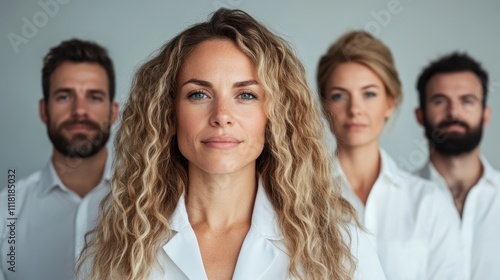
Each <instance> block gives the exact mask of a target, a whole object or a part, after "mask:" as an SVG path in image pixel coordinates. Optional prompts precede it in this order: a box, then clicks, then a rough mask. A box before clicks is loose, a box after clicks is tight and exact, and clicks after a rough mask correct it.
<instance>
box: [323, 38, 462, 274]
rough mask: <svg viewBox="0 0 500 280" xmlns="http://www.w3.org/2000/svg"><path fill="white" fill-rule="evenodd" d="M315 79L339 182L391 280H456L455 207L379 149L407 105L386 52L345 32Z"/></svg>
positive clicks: (381, 46) (380, 45)
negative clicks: (333, 147)
mask: <svg viewBox="0 0 500 280" xmlns="http://www.w3.org/2000/svg"><path fill="white" fill-rule="evenodd" d="M317 79H318V87H319V93H320V97H321V101H322V104H323V110H324V113H325V116H326V118H327V119H328V122H329V124H330V128H331V130H332V132H333V134H334V135H335V138H336V140H337V151H336V160H335V167H336V168H334V176H335V177H334V179H335V180H337V181H338V182H340V184H341V188H342V192H343V195H344V196H345V197H346V198H347V200H349V202H351V204H352V205H353V206H354V208H355V209H356V211H357V213H358V217H359V220H360V222H361V224H363V225H364V226H365V228H366V229H367V230H368V232H370V233H372V234H373V243H374V245H375V248H376V250H377V253H378V257H379V259H380V262H381V264H382V267H383V269H384V272H385V275H386V277H387V279H395V280H399V279H415V280H417V279H429V280H430V279H436V280H438V279H458V277H457V276H458V274H457V272H458V271H460V268H459V267H457V266H456V265H457V259H456V257H457V256H458V255H459V253H460V252H459V250H458V246H457V244H458V219H449V218H448V217H453V211H454V209H453V208H452V207H447V206H446V205H444V203H441V202H442V201H443V199H445V198H444V197H443V198H440V195H441V194H439V191H438V189H437V187H436V186H433V185H432V183H431V182H429V181H427V180H423V179H421V178H419V177H417V176H414V175H412V174H410V173H408V172H405V171H403V170H401V169H400V168H399V167H398V166H397V164H396V162H395V161H394V160H393V159H392V158H391V157H390V156H389V155H388V154H387V153H386V152H385V151H384V150H383V149H382V148H380V146H379V137H380V135H381V133H382V130H383V129H384V126H385V123H386V122H387V120H388V119H389V118H390V117H391V115H392V113H393V111H394V109H395V108H396V107H397V105H398V104H400V103H401V99H402V91H401V83H400V81H399V78H398V73H397V71H396V67H395V66H394V60H393V58H392V54H391V51H390V50H389V48H388V47H387V46H386V45H384V44H383V43H382V42H381V41H380V40H378V39H377V38H375V37H373V36H372V35H370V34H369V33H367V32H365V31H351V32H348V33H346V34H344V35H343V36H341V37H340V38H339V39H338V40H337V41H336V42H335V43H334V44H333V45H332V46H331V47H330V48H329V49H328V51H327V52H326V54H325V55H324V56H323V57H321V60H320V62H319V66H318V76H317Z"/></svg>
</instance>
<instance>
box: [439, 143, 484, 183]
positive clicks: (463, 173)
mask: <svg viewBox="0 0 500 280" xmlns="http://www.w3.org/2000/svg"><path fill="white" fill-rule="evenodd" d="M430 161H431V162H432V164H433V165H434V167H435V168H436V170H437V172H438V173H439V174H440V175H441V176H442V177H443V178H444V180H445V181H446V183H447V185H448V186H455V185H463V186H465V187H466V188H467V189H470V188H471V187H472V186H474V185H475V184H476V183H477V181H479V179H480V178H481V176H482V174H483V166H482V164H481V158H480V156H479V148H478V147H476V148H475V149H474V150H472V151H471V152H469V153H466V154H462V155H458V156H447V155H442V154H440V153H438V152H436V151H434V152H432V153H431V155H430Z"/></svg>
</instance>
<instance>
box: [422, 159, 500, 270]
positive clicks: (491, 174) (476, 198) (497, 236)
mask: <svg viewBox="0 0 500 280" xmlns="http://www.w3.org/2000/svg"><path fill="white" fill-rule="evenodd" d="M481 163H482V165H483V170H484V171H483V175H482V177H481V178H480V179H479V181H478V182H477V184H476V185H474V186H473V187H472V188H471V189H470V191H469V193H468V194H467V198H466V200H465V205H464V209H463V213H462V223H461V241H462V246H463V250H464V262H465V264H464V269H463V273H464V275H466V277H465V279H474V280H498V279H500V172H499V171H497V170H495V169H493V167H492V166H491V165H490V164H489V162H488V161H487V160H486V158H484V157H481ZM417 174H419V175H420V176H422V177H424V178H427V179H430V180H432V181H433V182H435V183H436V184H437V185H438V188H439V190H440V191H442V193H444V194H445V200H443V201H445V202H446V203H448V204H449V205H451V206H453V207H455V204H454V201H453V195H452V194H451V191H450V189H449V188H448V185H447V184H446V181H445V180H444V178H443V177H441V175H440V174H439V173H438V171H437V170H436V168H435V167H434V165H433V164H432V163H431V162H428V163H427V164H426V165H425V166H424V167H423V168H422V169H420V170H419V171H418V172H417ZM455 212H456V213H458V212H457V211H455Z"/></svg>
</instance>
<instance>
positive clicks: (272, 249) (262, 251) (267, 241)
mask: <svg viewBox="0 0 500 280" xmlns="http://www.w3.org/2000/svg"><path fill="white" fill-rule="evenodd" d="M282 239H283V236H282V234H281V231H280V229H279V226H278V219H277V216H276V213H275V212H274V209H273V206H272V204H271V202H270V201H269V199H268V197H267V195H266V192H265V190H264V187H263V186H262V182H261V181H260V180H259V186H258V189H257V196H256V198H255V205H254V210H253V213H252V226H251V227H250V230H249V231H248V234H247V236H246V237H245V241H244V242H243V246H242V247H241V250H240V254H239V256H238V262H237V263H236V268H235V270H234V274H233V279H234V280H239V279H261V278H262V277H263V276H264V274H265V273H266V271H268V270H269V269H270V268H271V267H272V266H273V263H274V262H275V261H276V259H277V257H278V255H279V254H284V252H282V251H280V250H279V249H278V248H277V247H276V246H275V245H274V244H273V241H278V240H282Z"/></svg>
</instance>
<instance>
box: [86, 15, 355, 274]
mask: <svg viewBox="0 0 500 280" xmlns="http://www.w3.org/2000/svg"><path fill="white" fill-rule="evenodd" d="M210 39H225V40H231V41H232V42H234V43H235V44H236V45H237V46H238V47H239V48H240V50H241V51H242V52H244V53H245V54H246V55H247V56H248V57H249V58H250V59H251V60H252V62H253V63H254V64H255V66H256V69H257V76H258V80H259V81H258V82H259V84H260V85H261V86H262V87H263V88H264V90H265V92H266V113H267V117H268V124H267V127H266V142H265V147H264V151H263V152H262V154H261V155H260V157H259V158H258V159H257V170H258V172H259V174H260V176H261V178H262V183H263V186H264V188H265V191H266V192H267V195H268V197H269V199H270V201H271V203H272V205H273V207H274V210H275V211H276V213H277V216H278V220H279V226H280V228H281V231H282V234H283V236H284V241H285V245H286V247H287V250H288V253H289V256H290V267H289V273H290V275H293V276H295V277H298V278H301V279H352V277H353V274H354V271H355V266H356V265H355V263H356V260H355V259H354V257H353V256H352V255H351V252H350V248H349V246H350V244H349V243H350V240H346V239H345V238H344V237H345V233H346V232H347V233H348V224H349V223H352V222H353V221H357V220H356V217H355V214H354V210H353V209H352V208H351V206H350V205H349V204H348V203H347V202H346V201H345V200H344V199H343V198H342V197H341V195H340V189H339V188H338V187H337V186H336V185H334V183H333V181H332V176H331V174H332V173H331V172H332V170H331V168H332V165H331V163H330V159H329V154H328V151H327V148H326V146H325V143H324V142H325V135H324V127H323V124H322V122H321V119H320V117H319V114H318V113H319V110H318V108H317V106H316V104H315V103H314V99H313V96H312V93H311V91H310V89H309V87H308V85H307V83H306V75H305V70H304V67H303V66H302V64H301V63H300V61H299V59H298V58H297V57H296V55H295V54H294V52H293V51H292V49H291V47H290V46H289V45H288V44H287V43H286V42H285V41H284V40H283V39H281V38H279V37H278V36H276V35H274V34H273V33H271V32H270V31H269V30H268V29H266V28H265V27H264V26H263V25H261V24H259V23H258V22H257V21H256V20H254V19H253V18H252V17H251V16H249V15H248V14H246V13H245V12H243V11H239V10H228V9H220V10H218V11H216V12H215V13H214V14H213V15H212V16H211V18H210V19H209V20H208V21H207V22H204V23H200V24H196V25H194V26H192V27H190V28H188V29H186V30H185V31H183V32H182V33H180V34H179V35H177V36H176V37H174V38H173V39H172V40H170V41H169V42H167V43H166V44H165V45H164V46H163V48H162V49H161V50H159V51H158V52H157V53H156V54H155V55H154V56H153V57H152V58H151V59H150V60H149V61H148V62H146V63H145V64H144V65H142V67H140V69H139V70H138V72H137V74H136V75H135V78H134V81H133V85H132V89H131V92H130V97H129V99H128V102H127V103H126V105H125V109H124V111H123V115H122V124H121V127H120V129H119V131H118V133H117V138H116V142H115V145H116V158H115V166H116V169H115V171H114V176H113V179H112V182H111V192H110V193H109V194H108V195H107V196H106V198H105V199H104V201H103V202H102V203H101V208H100V221H99V223H98V225H97V227H96V228H95V229H94V230H93V231H91V232H90V233H89V234H88V235H87V238H86V239H87V241H86V245H85V248H84V251H83V253H82V256H83V257H82V259H81V260H80V261H79V270H80V271H81V270H82V267H83V266H84V263H86V262H88V263H90V271H89V272H88V276H87V277H88V279H96V280H97V279H99V280H100V279H147V277H148V275H149V273H150V272H151V270H152V268H153V265H158V262H157V256H158V252H159V250H160V248H161V246H162V245H164V244H165V243H166V242H168V240H169V239H170V238H171V237H172V236H171V231H170V225H169V217H170V216H171V215H172V213H173V211H174V209H175V208H176V205H177V203H178V200H179V198H180V196H181V194H182V193H183V192H185V191H186V188H187V186H188V176H187V172H188V170H187V161H186V159H185V158H184V157H183V156H182V155H181V153H180V152H179V149H178V146H177V142H176V141H177V140H176V137H175V132H176V117H175V111H174V110H175V107H174V98H175V94H176V76H177V74H178V72H179V68H180V67H181V66H182V63H183V61H184V60H185V59H186V57H187V56H188V55H189V54H190V52H191V51H192V50H193V49H194V48H195V47H196V46H197V45H198V44H199V43H200V42H203V41H205V40H210ZM299 267H300V268H299Z"/></svg>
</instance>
